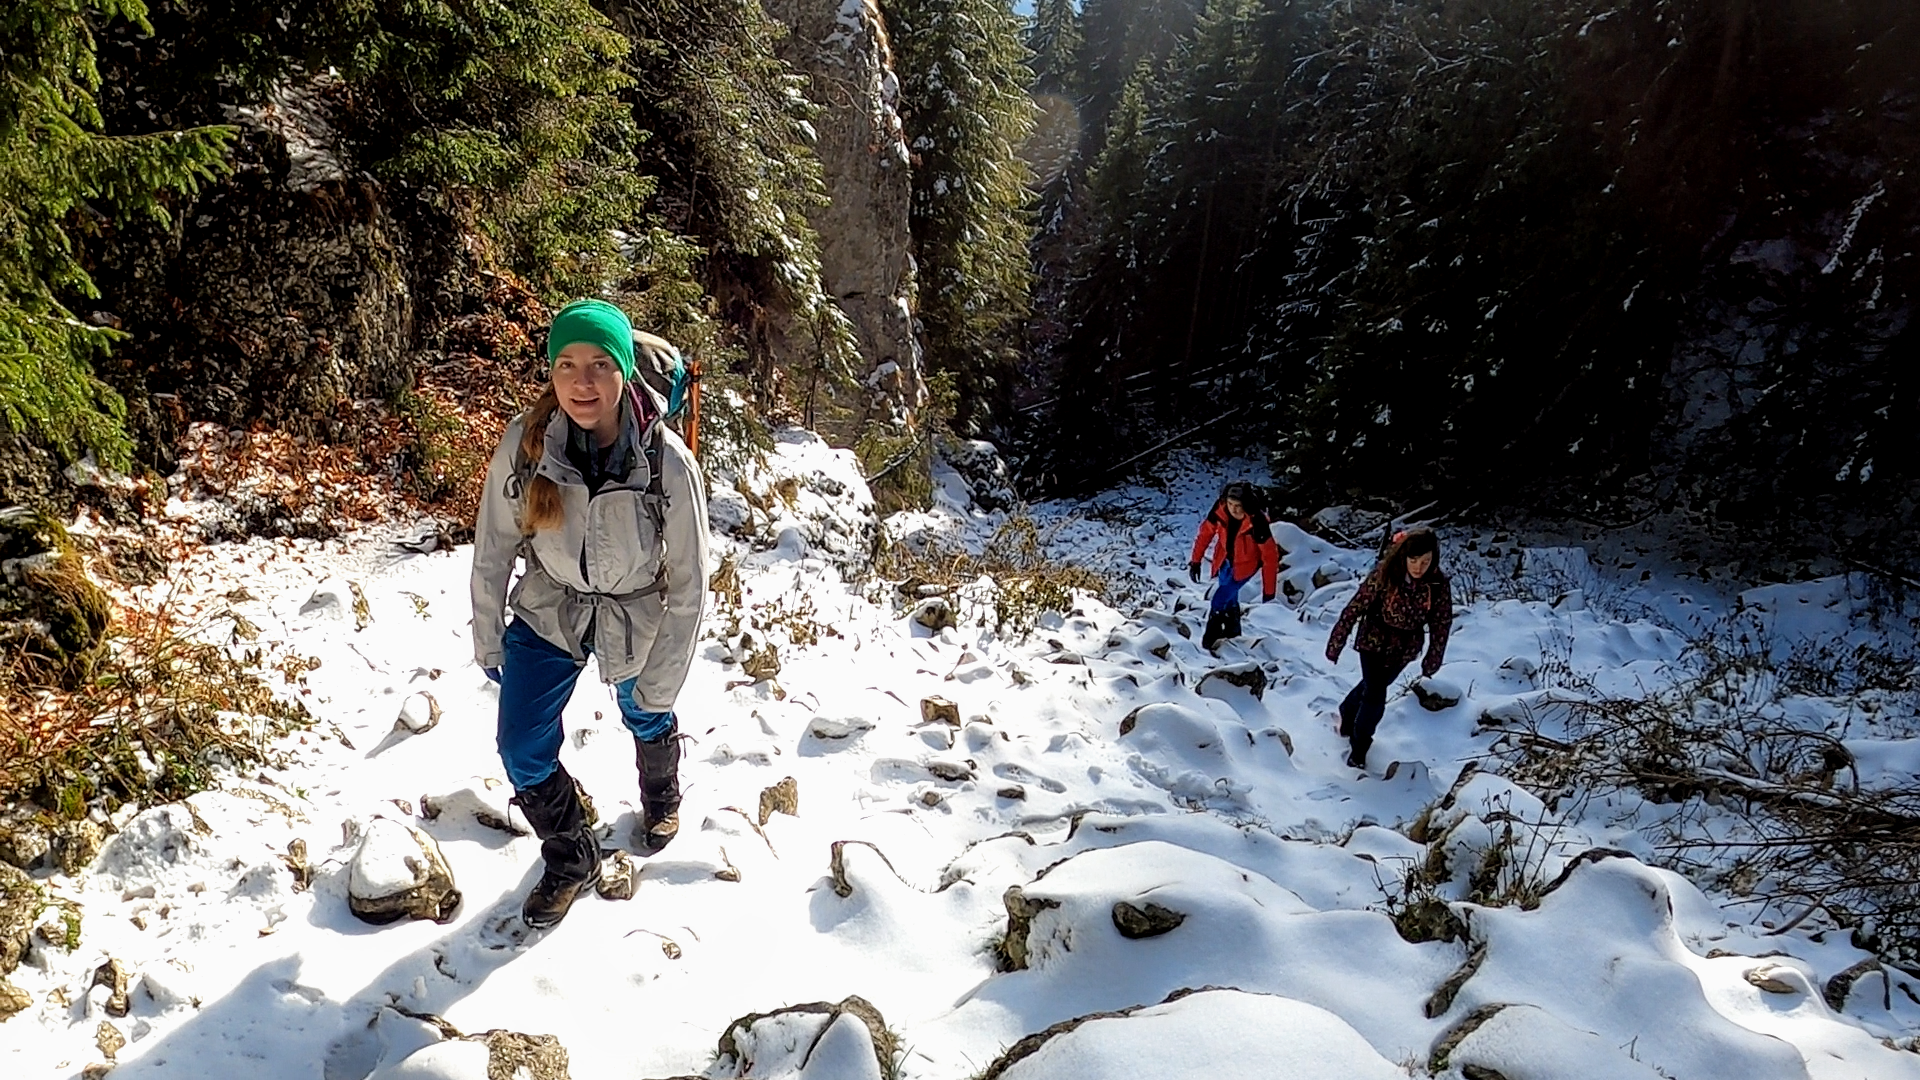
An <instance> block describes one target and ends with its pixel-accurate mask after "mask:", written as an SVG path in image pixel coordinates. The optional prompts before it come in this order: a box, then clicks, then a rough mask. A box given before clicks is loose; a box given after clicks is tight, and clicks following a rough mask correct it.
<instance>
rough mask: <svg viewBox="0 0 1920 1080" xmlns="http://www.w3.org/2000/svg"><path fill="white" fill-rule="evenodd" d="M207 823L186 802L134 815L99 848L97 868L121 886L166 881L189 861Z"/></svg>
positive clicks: (189, 864) (185, 868) (187, 867)
mask: <svg viewBox="0 0 1920 1080" xmlns="http://www.w3.org/2000/svg"><path fill="white" fill-rule="evenodd" d="M210 832H211V829H210V827H209V826H208V825H207V824H206V822H205V821H203V820H202V819H201V818H200V815H199V814H198V812H196V811H195V810H194V809H193V808H192V807H191V806H189V805H187V804H186V803H168V804H166V805H164V806H156V807H154V808H153V809H151V810H145V811H142V812H141V813H139V814H137V815H135V816H134V818H133V819H132V820H131V821H129V822H127V824H126V825H125V826H124V827H123V828H122V829H121V830H120V832H119V833H117V834H116V835H114V836H113V837H112V838H111V839H110V840H108V841H107V843H106V846H105V847H104V848H102V849H101V852H100V857H99V861H98V863H97V864H96V865H97V868H98V869H99V870H100V871H101V872H103V873H105V874H107V875H110V876H111V877H112V878H114V879H115V880H116V881H117V882H118V884H119V887H120V888H122V889H134V888H139V887H141V886H157V885H159V884H163V883H170V882H172V881H173V880H175V879H177V878H178V877H180V876H181V874H182V873H192V872H195V871H196V870H197V867H196V866H194V865H193V863H194V861H195V856H196V855H197V854H198V853H199V852H200V851H201V847H202V841H203V840H204V839H205V838H206V836H207V835H208V834H209V833H210Z"/></svg>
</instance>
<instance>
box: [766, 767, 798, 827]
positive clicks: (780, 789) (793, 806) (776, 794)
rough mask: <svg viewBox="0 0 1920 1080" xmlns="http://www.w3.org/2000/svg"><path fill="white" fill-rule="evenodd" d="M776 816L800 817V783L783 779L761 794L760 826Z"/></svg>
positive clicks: (790, 779) (789, 777) (787, 778)
mask: <svg viewBox="0 0 1920 1080" xmlns="http://www.w3.org/2000/svg"><path fill="white" fill-rule="evenodd" d="M775 814H785V815H787V816H788V817H799V816H800V781H798V780H795V779H794V778H793V777H791V776H788V777H783V778H781V780H780V782H779V783H777V784H772V785H769V786H768V787H766V788H765V789H763V790H762V791H761V792H760V824H761V825H763V826H764V825H765V824H766V823H767V822H768V821H770V820H772V818H773V815H775Z"/></svg>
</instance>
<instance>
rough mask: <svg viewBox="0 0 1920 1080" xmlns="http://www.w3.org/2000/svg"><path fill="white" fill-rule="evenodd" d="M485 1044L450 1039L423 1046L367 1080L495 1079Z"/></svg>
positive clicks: (380, 1069) (386, 1066)
mask: <svg viewBox="0 0 1920 1080" xmlns="http://www.w3.org/2000/svg"><path fill="white" fill-rule="evenodd" d="M491 1056H492V1055H490V1054H488V1053H487V1048H486V1046H485V1045H483V1044H481V1043H477V1042H468V1041H467V1040H465V1039H451V1040H448V1041H447V1042H441V1043H434V1044H432V1045H430V1046H424V1047H421V1048H420V1049H419V1050H416V1051H414V1052H413V1053H411V1054H409V1055H407V1057H406V1058H404V1059H402V1060H401V1061H398V1062H396V1063H394V1064H392V1065H384V1066H381V1067H380V1068H378V1069H375V1070H374V1071H373V1073H372V1074H371V1075H369V1076H368V1077H367V1080H492V1074H491V1073H489V1072H488V1071H487V1062H488V1060H489V1058H490V1057H491Z"/></svg>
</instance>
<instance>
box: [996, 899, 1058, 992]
mask: <svg viewBox="0 0 1920 1080" xmlns="http://www.w3.org/2000/svg"><path fill="white" fill-rule="evenodd" d="M1001 902H1002V903H1004V904H1005V905H1006V908H1007V932H1006V933H1005V934H1003V935H1001V937H1000V944H999V945H997V946H996V947H995V950H994V951H995V952H997V953H998V954H999V957H1000V968H1001V970H1003V971H1025V970H1026V969H1027V958H1028V956H1029V952H1028V943H1027V935H1029V934H1031V933H1032V932H1033V920H1034V919H1035V917H1037V916H1038V915H1039V914H1040V913H1041V912H1043V911H1046V910H1047V909H1048V908H1057V907H1059V906H1060V901H1058V900H1049V899H1034V898H1033V897H1030V896H1028V895H1027V891H1026V890H1025V889H1023V888H1021V887H1020V886H1018V885H1010V886H1008V887H1007V891H1006V893H1005V894H1004V895H1003V896H1002V897H1001Z"/></svg>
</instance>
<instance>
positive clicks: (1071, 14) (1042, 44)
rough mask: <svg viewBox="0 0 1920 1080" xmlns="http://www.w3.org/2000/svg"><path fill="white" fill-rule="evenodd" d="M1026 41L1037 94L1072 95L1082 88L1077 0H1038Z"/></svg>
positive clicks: (1081, 37) (1028, 62) (1082, 40)
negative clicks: (1080, 86) (1075, 1)
mask: <svg viewBox="0 0 1920 1080" xmlns="http://www.w3.org/2000/svg"><path fill="white" fill-rule="evenodd" d="M1026 42H1027V52H1028V54H1029V58H1028V60H1027V67H1028V68H1029V69H1031V70H1032V72H1033V84H1032V85H1033V91H1034V93H1036V94H1073V93H1075V92H1076V91H1077V90H1078V89H1079V85H1080V64H1081V48H1082V45H1083V42H1084V37H1083V36H1082V34H1081V33H1080V10H1079V8H1077V7H1075V6H1074V0H1036V2H1035V3H1034V5H1033V16H1032V20H1031V21H1030V22H1028V24H1027V32H1026Z"/></svg>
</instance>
